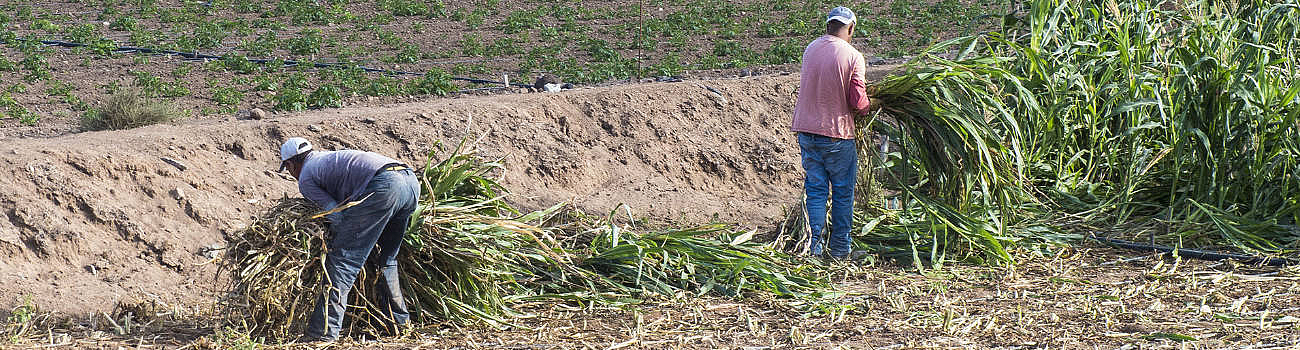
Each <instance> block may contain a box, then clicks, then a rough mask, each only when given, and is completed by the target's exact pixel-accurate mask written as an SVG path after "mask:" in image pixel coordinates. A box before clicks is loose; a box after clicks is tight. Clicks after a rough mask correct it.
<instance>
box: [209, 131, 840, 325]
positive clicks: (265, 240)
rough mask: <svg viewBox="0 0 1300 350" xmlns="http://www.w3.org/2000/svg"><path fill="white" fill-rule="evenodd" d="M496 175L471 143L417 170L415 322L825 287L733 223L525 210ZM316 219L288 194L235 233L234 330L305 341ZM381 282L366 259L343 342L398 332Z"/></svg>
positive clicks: (800, 293)
mask: <svg viewBox="0 0 1300 350" xmlns="http://www.w3.org/2000/svg"><path fill="white" fill-rule="evenodd" d="M431 159H432V156H431ZM499 166H500V164H499V163H498V162H489V161H483V160H482V159H480V158H479V157H477V156H476V155H475V152H473V151H472V146H465V145H464V144H463V143H462V145H461V146H458V147H457V148H456V149H454V150H452V151H451V152H450V155H449V156H447V157H446V158H445V159H442V160H440V161H432V160H431V161H430V162H429V163H428V165H427V167H425V168H424V169H423V170H422V171H420V176H419V178H420V183H421V185H422V186H423V192H422V193H421V195H422V197H421V199H420V202H419V207H418V209H417V210H416V212H415V214H414V215H413V220H412V223H411V226H410V228H409V229H408V231H407V234H406V237H405V242H404V243H405V244H404V245H403V247H402V249H401V251H400V253H399V254H398V261H399V262H398V265H399V268H400V269H401V284H402V292H403V294H404V296H405V299H406V301H407V303H408V307H409V309H410V311H411V314H412V322H413V324H414V325H415V326H422V325H430V324H441V323H453V324H472V323H486V324H489V325H492V326H496V327H509V326H510V319H511V317H512V316H514V315H515V312H514V311H513V310H512V308H511V305H514V304H517V303H521V302H535V301H548V300H549V301H555V302H564V303H575V304H590V303H599V304H614V305H623V304H635V303H639V302H642V301H644V300H646V299H664V298H678V297H685V296H692V295H706V294H708V295H717V296H728V297H736V298H743V297H752V296H757V295H765V296H774V297H778V298H790V299H792V300H796V302H799V303H806V302H807V301H814V302H815V301H816V300H819V299H820V298H821V297H822V296H823V293H824V291H825V290H827V288H828V287H827V283H826V282H825V279H824V278H823V277H820V276H822V275H821V274H820V273H819V271H821V268H820V267H819V266H818V265H805V264H803V263H801V262H799V261H796V260H794V258H792V257H790V256H788V255H786V254H783V253H780V252H778V251H777V250H774V249H772V248H771V247H769V246H768V245H763V244H760V243H757V242H754V241H752V237H753V236H754V234H755V232H754V231H745V232H741V231H737V230H736V229H735V228H734V227H733V226H731V225H724V224H711V225H704V226H697V227H692V228H686V229H649V228H646V229H642V228H638V227H635V226H634V225H632V224H631V223H632V222H636V220H635V219H636V218H633V217H631V214H630V213H628V216H627V217H624V218H621V219H616V218H615V213H610V214H609V215H608V216H605V217H593V216H589V215H585V214H583V213H580V212H577V211H574V210H572V209H570V208H567V207H566V206H564V205H557V206H555V207H552V208H549V209H546V210H541V211H536V212H531V213H519V212H516V211H515V210H514V209H513V208H511V207H510V206H509V205H508V204H506V203H505V202H503V201H502V200H501V198H502V195H503V194H504V190H503V189H502V187H501V185H499V184H498V183H496V182H495V181H494V180H492V178H491V177H490V176H489V175H488V174H489V173H491V172H492V171H493V170H495V169H496V168H498V167H499ZM318 210H319V209H318V208H316V207H315V206H313V205H311V204H310V203H309V202H307V201H306V200H304V199H300V198H284V199H282V200H281V201H280V202H279V204H277V205H275V206H274V207H272V208H271V209H270V210H268V211H267V212H266V213H265V215H264V216H263V217H262V218H261V219H259V220H257V221H256V222H254V223H253V224H251V225H250V226H249V227H248V228H247V229H245V230H243V231H242V232H240V233H239V234H238V238H237V240H236V242H235V243H234V244H232V246H231V248H230V249H229V250H228V251H229V256H228V257H227V259H226V261H227V265H226V271H228V273H229V274H230V275H231V280H232V285H231V286H230V287H229V288H228V290H229V291H230V292H229V293H228V295H227V296H226V298H225V300H223V302H222V304H223V305H225V306H226V307H228V308H229V309H230V312H228V314H229V315H232V316H233V317H232V318H231V319H230V320H228V322H227V323H228V324H229V326H231V327H235V328H236V329H242V330H247V331H249V332H250V333H251V334H254V335H256V336H259V337H264V338H266V339H268V340H270V341H286V340H292V339H294V338H295V337H297V336H298V335H301V334H302V333H303V327H305V324H306V318H307V316H308V314H309V313H310V312H311V310H312V308H313V307H314V306H315V303H316V302H317V299H318V298H320V296H321V295H322V293H324V292H325V291H326V289H325V288H326V287H325V286H324V285H323V283H322V281H321V278H322V277H321V276H322V275H323V274H322V273H321V272H322V269H323V262H324V253H325V244H324V242H325V239H327V238H326V237H327V235H328V232H327V230H326V228H325V225H324V224H323V222H322V221H320V219H311V218H310V217H311V215H312V214H313V213H315V212H317V211H318ZM625 212H626V211H625ZM376 279H377V275H376V273H374V270H373V267H372V266H369V264H367V266H366V268H365V269H364V270H363V271H362V274H361V275H360V276H359V277H358V279H357V282H356V283H355V285H354V286H353V290H352V293H351V299H350V301H349V303H348V305H349V307H348V309H347V311H348V313H347V316H346V317H345V318H344V328H345V329H344V333H346V334H351V335H353V336H363V335H370V336H375V335H380V334H390V333H391V331H392V330H390V329H384V328H383V327H384V325H386V324H389V322H384V319H383V315H379V314H378V313H377V312H375V311H377V310H378V308H377V307H376V306H375V305H376V303H375V302H373V301H374V300H378V299H377V298H376V297H377V295H375V292H376V289H375V288H374V286H375V283H376ZM806 304H809V305H811V303H806Z"/></svg>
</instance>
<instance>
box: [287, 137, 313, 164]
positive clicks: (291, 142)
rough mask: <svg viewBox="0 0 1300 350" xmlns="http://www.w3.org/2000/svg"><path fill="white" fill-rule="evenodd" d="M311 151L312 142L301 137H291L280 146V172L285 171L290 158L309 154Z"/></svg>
mask: <svg viewBox="0 0 1300 350" xmlns="http://www.w3.org/2000/svg"><path fill="white" fill-rule="evenodd" d="M310 150H311V141H307V139H304V138H301V137H291V138H289V139H288V140H285V141H284V144H283V145H280V171H284V166H285V165H286V162H287V161H289V159H290V158H293V157H295V156H298V155H299V154H303V153H307V151H310Z"/></svg>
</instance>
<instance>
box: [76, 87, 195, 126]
mask: <svg viewBox="0 0 1300 350" xmlns="http://www.w3.org/2000/svg"><path fill="white" fill-rule="evenodd" d="M179 115H180V111H178V110H177V109H176V107H175V106H173V105H171V104H169V103H166V102H162V101H155V100H152V99H149V98H147V97H145V96H143V95H141V94H140V93H139V92H136V91H123V92H118V93H116V94H113V95H112V96H110V97H109V98H108V100H107V101H105V102H104V104H103V105H102V106H100V108H98V109H96V110H94V111H92V112H89V113H86V114H85V115H84V116H82V119H81V129H82V130H85V131H95V130H121V129H131V128H138V127H141V126H147V125H153V124H158V123H164V122H169V121H172V120H175V119H176V118H177V117H178V116H179Z"/></svg>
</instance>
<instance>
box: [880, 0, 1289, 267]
mask: <svg viewBox="0 0 1300 350" xmlns="http://www.w3.org/2000/svg"><path fill="white" fill-rule="evenodd" d="M1016 10H1017V11H1015V12H1013V13H1011V14H1008V15H1007V16H1004V17H1002V20H1003V28H1002V30H1000V31H994V32H989V33H985V34H980V35H976V36H971V37H964V38H958V39H954V40H951V41H948V42H944V43H941V44H939V45H936V46H935V47H934V48H932V51H931V52H946V53H956V54H955V55H942V56H943V57H950V58H949V59H945V58H941V57H940V55H938V54H926V55H922V56H921V57H919V58H918V59H916V60H914V61H913V62H911V63H909V64H908V65H907V66H906V67H905V72H904V73H902V74H900V75H896V76H893V77H890V78H887V79H886V80H885V81H884V82H882V83H881V84H879V85H878V86H876V89H877V90H878V91H877V97H879V98H881V99H883V100H884V101H885V103H884V105H885V108H884V109H883V110H882V111H881V112H880V113H879V114H878V115H874V116H873V117H874V118H875V119H868V120H864V122H863V123H861V124H860V126H859V128H860V131H862V132H866V131H876V132H880V133H882V134H884V135H887V136H888V137H889V139H890V140H892V141H893V142H895V143H896V145H895V146H901V147H896V148H895V149H896V150H897V151H892V150H891V151H890V152H888V154H886V155H885V157H884V161H877V162H875V164H871V165H870V168H869V169H865V170H864V172H867V173H869V174H870V173H871V172H872V171H875V172H876V173H877V176H878V177H879V178H880V182H881V183H882V186H884V187H887V188H890V189H892V190H896V191H899V192H900V193H901V194H902V197H903V198H904V200H903V207H902V208H901V209H899V210H898V212H897V216H896V217H889V218H886V217H883V216H875V217H870V216H869V217H865V218H864V220H862V221H859V224H860V225H862V226H861V227H860V229H859V238H860V242H861V244H863V245H866V246H872V247H877V248H878V249H882V250H883V251H886V252H889V253H891V254H892V253H900V252H906V253H909V254H910V255H913V256H919V255H923V254H921V253H920V252H925V251H929V254H928V255H929V257H928V259H930V260H942V259H943V258H944V256H945V254H951V253H957V254H958V256H959V257H960V258H963V259H975V260H980V261H989V260H992V261H1005V260H1006V259H1007V256H1008V255H1007V254H1006V253H1005V248H1006V246H1007V245H1009V244H1015V243H1017V242H1022V241H1025V240H1026V239H1028V240H1029V241H1033V242H1042V241H1072V240H1077V238H1079V237H1083V236H1084V235H1086V234H1101V235H1105V234H1108V233H1109V234H1112V235H1118V236H1127V238H1130V239H1133V238H1137V239H1142V240H1144V241H1145V240H1146V239H1152V240H1156V241H1158V243H1162V244H1168V245H1179V246H1189V247H1211V248H1216V249H1232V250H1239V251H1243V252H1248V253H1255V254H1269V255H1293V254H1296V253H1297V252H1298V251H1300V228H1297V226H1296V225H1297V222H1300V180H1297V179H1300V160H1298V159H1300V126H1297V125H1298V124H1297V122H1298V120H1300V85H1296V84H1295V83H1296V77H1297V76H1300V75H1298V74H1297V69H1298V67H1300V66H1298V65H1297V64H1296V62H1300V50H1297V48H1300V3H1297V2H1296V1H1295V0H1287V1H1264V0H1253V1H1241V2H1227V3H1224V2H1192V3H1188V2H1173V1H1170V2H1159V1H1157V2H1150V1H1139V0H1112V1H1101V2H1097V1H1081V0H1035V1H1029V2H1027V3H1026V4H1025V7H1024V8H1018V9H1016ZM872 146H873V145H866V144H864V145H863V149H862V152H863V153H864V154H868V155H872V156H871V157H866V158H868V159H874V158H876V156H879V155H878V154H877V153H876V151H875V148H874V147H872ZM864 163H868V164H870V163H869V162H864ZM1049 220H1050V221H1058V222H1069V223H1070V227H1061V226H1056V225H1047V224H1044V222H1046V221H1049ZM921 258H922V259H926V258H925V257H921ZM990 258H991V259H990Z"/></svg>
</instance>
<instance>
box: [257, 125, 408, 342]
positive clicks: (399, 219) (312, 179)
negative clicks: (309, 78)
mask: <svg viewBox="0 0 1300 350" xmlns="http://www.w3.org/2000/svg"><path fill="white" fill-rule="evenodd" d="M280 161H281V162H280V170H281V171H283V170H284V169H286V168H288V169H289V173H290V174H293V177H294V178H295V179H297V180H298V190H299V191H300V192H302V195H303V197H307V199H310V200H311V201H312V202H316V204H318V205H320V206H321V207H322V208H324V209H325V210H327V211H328V210H332V209H335V208H338V207H339V206H341V205H344V203H349V202H353V201H361V203H360V204H357V205H354V206H351V207H346V208H344V209H343V210H342V211H339V212H336V213H333V214H330V215H327V216H326V218H328V219H329V222H330V223H331V224H330V230H331V231H332V232H333V234H334V237H333V238H332V239H330V240H329V241H328V242H327V244H326V246H327V250H328V253H327V254H326V256H325V276H326V278H327V279H326V280H325V283H326V284H327V286H326V287H327V288H328V291H327V293H326V295H322V296H320V297H319V298H317V301H316V308H315V310H314V311H313V312H312V314H311V316H310V319H308V322H307V330H306V335H305V336H304V340H307V341H334V340H337V339H338V337H339V329H340V328H342V327H343V315H344V309H345V306H346V305H345V303H346V302H347V300H348V293H349V292H350V291H351V289H352V283H353V282H355V281H356V278H357V273H358V272H360V271H361V266H362V264H364V263H365V262H366V258H367V257H369V256H370V251H371V249H373V248H374V247H375V245H376V244H378V245H379V255H378V256H377V259H376V261H378V265H379V266H378V268H379V269H378V270H379V273H380V276H381V277H382V278H381V279H380V280H379V282H378V285H377V286H376V288H377V290H378V291H379V293H380V294H379V296H380V300H379V302H378V304H379V305H378V306H379V307H380V308H381V310H379V311H380V313H381V315H383V316H386V317H387V318H388V319H387V320H385V321H386V323H387V324H386V325H385V326H387V327H386V328H388V330H389V331H390V332H394V333H395V332H396V330H397V327H400V326H404V325H405V324H406V322H407V319H408V318H409V317H410V315H409V314H408V313H407V310H406V302H405V301H404V300H402V289H401V284H400V283H398V274H397V251H398V249H399V248H401V246H402V236H403V235H404V234H405V233H406V227H407V224H408V223H409V222H410V220H411V213H412V212H414V211H415V206H416V202H417V201H418V199H419V197H420V184H419V183H418V182H417V181H416V179H415V173H414V172H413V171H412V170H411V168H410V167H408V166H406V165H405V164H403V163H402V162H399V161H397V160H394V159H392V158H388V157H385V156H382V155H379V154H375V153H371V152H363V151H353V150H343V151H316V150H312V146H311V143H310V142H308V141H307V140H306V139H304V138H301V137H294V138H290V139H289V140H287V141H285V142H284V145H281V146H280Z"/></svg>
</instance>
